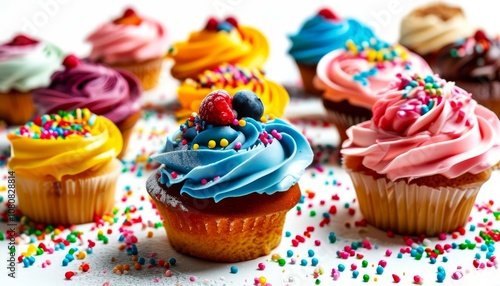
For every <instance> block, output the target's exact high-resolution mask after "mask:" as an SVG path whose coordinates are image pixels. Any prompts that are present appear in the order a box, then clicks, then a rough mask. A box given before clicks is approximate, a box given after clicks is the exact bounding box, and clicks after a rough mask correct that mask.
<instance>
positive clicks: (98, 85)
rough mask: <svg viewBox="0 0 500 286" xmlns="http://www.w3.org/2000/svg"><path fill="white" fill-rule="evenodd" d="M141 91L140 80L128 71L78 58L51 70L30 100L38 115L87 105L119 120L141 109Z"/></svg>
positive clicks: (92, 109)
mask: <svg viewBox="0 0 500 286" xmlns="http://www.w3.org/2000/svg"><path fill="white" fill-rule="evenodd" d="M141 93H142V91H141V88H140V85H139V82H138V81H137V79H136V78H135V77H134V76H133V75H132V74H130V73H128V72H127V71H122V70H115V69H111V68H109V67H107V66H105V65H102V64H96V63H90V62H88V61H85V60H81V61H79V62H78V63H77V65H76V66H74V67H73V66H71V67H67V68H66V69H65V70H63V71H58V72H56V73H54V75H53V76H52V82H51V83H50V85H49V86H48V87H47V88H41V89H37V90H35V91H34V92H33V100H34V102H35V105H36V106H37V108H38V112H39V114H45V113H55V112H57V111H59V110H72V109H76V108H89V109H90V110H91V111H92V112H94V113H96V114H99V115H103V116H105V117H107V118H109V119H110V120H111V121H113V122H114V123H119V122H121V121H122V120H124V119H126V118H127V117H128V116H129V115H131V114H133V113H135V112H137V111H138V110H139V109H140V107H141V103H140V95H141Z"/></svg>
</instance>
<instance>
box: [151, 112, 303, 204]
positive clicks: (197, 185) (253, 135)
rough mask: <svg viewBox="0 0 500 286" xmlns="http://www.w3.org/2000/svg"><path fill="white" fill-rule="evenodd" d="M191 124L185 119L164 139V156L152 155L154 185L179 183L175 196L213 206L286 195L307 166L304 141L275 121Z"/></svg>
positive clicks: (162, 153)
mask: <svg viewBox="0 0 500 286" xmlns="http://www.w3.org/2000/svg"><path fill="white" fill-rule="evenodd" d="M196 120H198V119H196V118H195V121H194V122H196V123H193V121H189V120H188V121H187V125H182V126H181V129H180V130H179V131H177V132H175V133H174V134H173V135H172V136H171V137H168V138H167V144H166V147H165V150H164V152H161V153H159V154H156V155H153V156H152V158H153V159H154V160H156V161H158V162H159V163H161V164H164V166H163V167H162V168H161V177H160V178H159V182H160V183H162V184H165V185H167V186H171V185H172V184H179V183H183V185H182V189H181V194H182V193H187V194H189V195H190V196H192V197H194V198H213V199H214V200H215V201H216V202H217V201H220V200H222V199H224V198H229V197H240V196H245V195H248V194H251V193H259V194H263V193H266V194H273V193H275V192H281V191H286V190H288V189H289V188H290V187H291V186H292V185H294V184H295V183H297V181H298V180H299V178H300V176H301V175H302V173H303V172H304V169H305V168H306V167H307V166H308V165H309V164H310V163H311V162H312V158H313V154H312V150H311V147H310V146H309V143H308V142H307V139H306V138H305V137H304V136H303V135H302V134H301V133H300V132H299V131H297V130H296V129H294V128H293V127H292V126H291V125H290V124H288V123H286V122H285V121H282V120H280V119H274V120H270V121H268V122H266V123H264V122H260V121H256V120H254V119H252V118H249V117H244V118H242V119H240V124H236V125H234V124H230V125H226V126H215V125H210V124H208V125H204V123H205V122H204V121H202V122H201V123H200V124H199V123H198V122H199V121H196ZM189 122H191V123H189ZM241 122H244V124H241ZM201 126H204V127H202V128H200V127H201ZM214 142H217V143H216V145H215V146H214V145H212V144H213V143H214ZM218 142H222V144H219V143H218ZM222 146H224V147H222Z"/></svg>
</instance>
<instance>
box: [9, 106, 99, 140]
mask: <svg viewBox="0 0 500 286" xmlns="http://www.w3.org/2000/svg"><path fill="white" fill-rule="evenodd" d="M96 119H97V115H95V114H93V113H92V112H90V110H89V109H87V108H84V109H80V108H78V109H75V110H72V111H70V112H65V111H59V112H58V113H56V114H46V115H43V116H37V117H36V118H35V119H34V120H33V121H30V122H28V123H26V124H24V125H23V126H21V127H19V128H18V129H16V130H15V131H14V132H13V134H14V135H17V136H24V137H28V138H32V139H40V140H64V139H68V138H74V137H75V136H78V137H89V136H92V133H91V127H92V126H94V124H95V121H96Z"/></svg>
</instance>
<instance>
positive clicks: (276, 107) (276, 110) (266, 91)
mask: <svg viewBox="0 0 500 286" xmlns="http://www.w3.org/2000/svg"><path fill="white" fill-rule="evenodd" d="M226 66H227V65H222V66H221V68H222V69H224V67H226ZM238 69H242V70H244V71H245V73H246V74H247V75H250V74H251V75H252V77H251V79H250V80H249V81H247V82H244V81H242V80H238V81H233V80H231V79H229V80H228V81H225V82H224V81H214V82H213V85H212V86H211V87H203V86H202V84H201V83H200V81H201V79H202V78H203V79H206V78H207V77H212V78H214V76H213V75H214V73H213V72H212V71H211V70H207V71H205V72H204V73H203V74H201V75H199V76H198V77H197V78H198V80H197V81H195V80H192V79H187V80H185V81H184V82H183V83H182V84H181V86H180V87H179V88H178V89H177V97H178V100H179V103H180V104H181V107H180V109H178V110H177V111H176V112H175V115H176V117H177V118H178V119H180V120H184V119H186V118H188V117H189V116H190V115H191V114H192V113H193V112H198V110H199V107H200V104H201V101H202V100H203V99H204V98H205V97H206V96H207V94H209V93H210V92H211V91H213V90H217V89H225V90H227V92H228V93H229V94H232V95H234V94H235V93H236V92H237V91H239V90H243V89H247V90H252V91H253V92H255V93H256V94H257V95H258V96H259V98H260V99H261V100H262V103H263V104H264V114H273V115H275V116H277V117H282V116H283V114H284V112H285V107H286V106H287V104H288V102H289V100H290V99H289V96H288V92H287V91H286V89H285V88H284V87H283V86H281V85H280V84H278V83H275V82H273V81H270V80H268V79H266V78H265V77H264V75H263V74H262V73H261V72H259V71H258V70H257V69H248V68H242V67H239V66H238ZM226 78H228V77H226Z"/></svg>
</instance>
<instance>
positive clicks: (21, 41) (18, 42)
mask: <svg viewBox="0 0 500 286" xmlns="http://www.w3.org/2000/svg"><path fill="white" fill-rule="evenodd" d="M36 43H38V41H36V40H33V39H31V38H28V37H26V36H25V35H18V36H16V37H14V39H12V41H11V42H10V43H9V45H10V46H27V45H32V44H36Z"/></svg>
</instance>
